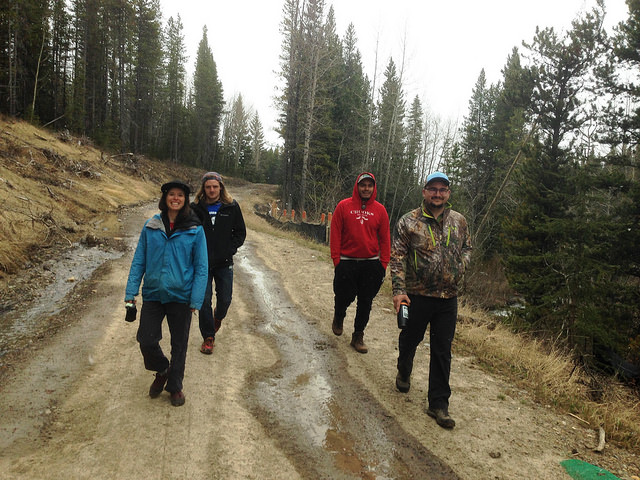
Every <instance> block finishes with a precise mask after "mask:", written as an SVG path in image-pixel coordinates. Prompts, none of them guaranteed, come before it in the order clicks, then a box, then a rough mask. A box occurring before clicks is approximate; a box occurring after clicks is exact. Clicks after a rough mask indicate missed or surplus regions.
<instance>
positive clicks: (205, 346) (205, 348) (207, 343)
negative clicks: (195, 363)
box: [200, 337, 215, 355]
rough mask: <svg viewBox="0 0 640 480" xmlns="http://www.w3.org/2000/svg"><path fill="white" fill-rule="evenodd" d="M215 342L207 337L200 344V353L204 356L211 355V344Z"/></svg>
mask: <svg viewBox="0 0 640 480" xmlns="http://www.w3.org/2000/svg"><path fill="white" fill-rule="evenodd" d="M214 342H215V340H214V339H213V337H207V338H205V339H204V342H202V346H201V347H200V351H201V352H202V353H204V354H205V355H211V354H212V353H213V343H214Z"/></svg>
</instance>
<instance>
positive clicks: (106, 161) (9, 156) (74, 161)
mask: <svg viewBox="0 0 640 480" xmlns="http://www.w3.org/2000/svg"><path fill="white" fill-rule="evenodd" d="M195 175H196V173H195V171H194V170H192V169H187V168H184V167H180V166H177V165H174V164H170V163H163V162H157V161H151V160H149V159H147V158H144V157H141V156H137V155H130V154H124V155H109V154H106V153H104V152H101V151H100V150H98V149H96V148H94V147H93V146H92V144H91V142H90V141H89V140H88V139H79V138H72V137H70V136H65V135H61V134H57V133H53V132H49V131H47V130H43V129H38V128H35V127H33V126H32V125H30V124H28V123H25V122H21V121H16V120H10V119H7V118H6V117H2V118H0V294H2V295H1V296H2V297H3V298H7V297H8V295H4V293H5V290H6V288H7V280H8V278H9V276H11V275H12V274H15V273H17V272H19V271H21V270H24V269H26V268H29V267H30V266H31V265H34V264H37V263H38V262H39V261H40V260H42V258H44V257H46V256H47V255H51V254H53V253H54V252H55V251H56V250H57V249H59V248H64V247H68V246H69V245H71V244H73V243H76V242H87V243H89V244H93V243H102V242H105V243H110V242H113V239H114V237H115V238H117V236H118V231H119V223H118V212H119V210H120V209H121V208H122V206H126V205H133V204H137V203H140V202H146V201H149V200H150V199H153V198H157V196H158V189H159V185H160V184H161V183H162V182H163V181H165V180H167V179H170V178H174V177H176V178H181V179H184V180H190V179H191V178H193V177H195ZM0 311H1V307H0Z"/></svg>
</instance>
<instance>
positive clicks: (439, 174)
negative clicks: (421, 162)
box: [424, 172, 451, 187]
mask: <svg viewBox="0 0 640 480" xmlns="http://www.w3.org/2000/svg"><path fill="white" fill-rule="evenodd" d="M435 180H439V181H441V182H442V183H444V184H446V185H449V184H450V183H451V182H449V177H447V176H446V175H445V174H444V173H442V172H433V173H431V174H430V175H429V176H427V181H426V182H425V183H424V186H425V187H426V186H427V185H429V184H430V183H431V182H433V181H435Z"/></svg>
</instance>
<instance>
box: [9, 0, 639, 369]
mask: <svg viewBox="0 0 640 480" xmlns="http://www.w3.org/2000/svg"><path fill="white" fill-rule="evenodd" d="M626 3H627V6H628V17H627V18H626V20H625V21H623V22H621V23H619V24H618V25H617V26H615V27H613V29H612V30H611V31H607V30H605V28H604V26H603V25H604V19H605V17H606V4H605V2H604V1H603V0H599V1H598V3H597V6H596V7H595V8H593V9H592V10H590V11H588V12H586V13H582V14H579V15H577V16H576V18H575V19H574V21H573V22H572V24H571V26H570V27H569V28H567V29H566V31H562V32H558V31H555V30H554V29H553V28H545V27H544V26H539V27H538V29H537V30H536V33H535V35H534V37H533V38H530V39H523V42H522V44H521V45H517V46H514V47H513V49H512V51H511V53H510V55H509V56H508V57H507V58H505V59H504V65H503V67H502V71H501V73H502V78H501V80H500V81H499V82H497V83H495V84H488V82H487V80H486V76H485V72H484V71H480V72H478V77H477V80H476V83H475V87H474V88H473V92H472V95H471V97H470V98H469V100H468V111H467V114H466V115H465V116H464V118H463V120H462V121H461V122H460V123H459V124H458V123H454V122H452V121H450V120H442V119H440V118H438V117H436V116H434V115H433V114H431V113H430V112H429V111H428V109H427V108H426V107H425V104H424V100H423V99H420V98H419V97H417V96H416V97H415V98H407V95H406V94H405V78H404V76H403V73H404V72H405V69H406V59H405V58H386V59H380V65H379V66H378V65H377V63H376V66H375V71H374V72H369V73H367V72H366V71H365V67H364V65H363V62H362V57H361V53H360V51H359V48H358V38H357V32H356V31H355V28H354V26H353V25H350V26H349V27H348V28H347V29H346V31H345V32H337V31H336V19H335V14H334V10H333V7H332V6H331V5H330V4H328V3H327V2H325V1H324V0H304V1H302V0H283V6H282V17H281V24H280V26H279V28H280V31H279V32H278V33H279V35H280V38H281V51H280V63H279V65H274V69H275V70H277V71H278V73H279V77H280V80H281V83H280V85H279V86H278V88H277V90H276V89H275V88H276V87H275V86H274V96H275V99H276V104H277V107H278V111H279V123H278V129H279V131H278V133H279V135H280V138H281V145H280V146H277V147H271V146H269V147H267V146H266V145H265V139H264V131H263V127H262V124H261V120H260V116H259V113H258V112H255V111H252V109H250V108H248V107H247V106H246V105H245V104H244V102H243V98H242V96H241V95H237V96H234V97H233V98H225V94H224V85H222V83H221V81H220V79H219V77H218V71H217V66H216V62H215V58H214V55H213V52H212V49H211V46H210V45H209V41H208V38H207V29H206V27H205V28H204V29H203V31H202V37H201V40H200V42H199V44H198V49H197V55H196V58H195V59H194V68H193V72H194V73H193V75H189V76H188V75H187V71H188V70H189V69H188V68H187V58H186V54H185V51H186V45H185V40H184V31H183V26H182V23H181V19H180V17H179V16H177V17H176V18H173V17H171V18H169V19H168V21H167V22H166V23H165V24H163V21H162V12H161V8H160V3H159V0H7V1H3V2H2V3H1V4H0V113H2V114H4V115H6V116H9V117H15V118H20V119H23V120H25V121H28V122H31V123H34V124H37V125H40V126H43V127H46V128H50V129H55V130H59V131H68V132H69V133H70V134H72V135H76V136H83V137H86V138H89V139H91V141H93V142H94V143H95V144H96V145H98V146H100V147H101V148H103V149H105V150H107V151H112V152H114V153H133V154H140V155H147V156H150V157H154V158H159V159H163V160H169V161H172V162H176V163H180V164H184V165H189V166H194V167H198V168H202V169H204V170H216V171H219V172H221V173H223V174H225V175H232V176H237V177H241V178H245V179H247V180H249V181H254V182H266V183H272V184H278V185H280V187H281V189H280V192H281V200H282V206H283V208H286V209H289V210H291V209H293V210H295V211H296V212H299V213H298V214H300V213H301V212H307V214H308V216H309V218H310V219H314V218H319V216H320V213H321V212H328V211H331V210H333V208H334V207H335V205H336V204H337V202H338V201H339V200H340V199H342V198H344V197H346V196H350V195H351V191H352V189H353V182H354V179H355V177H356V175H357V174H358V173H359V172H362V171H370V172H373V173H374V174H375V175H376V178H377V188H378V200H379V201H380V202H381V203H383V204H384V205H385V207H386V208H387V211H388V212H389V216H390V218H391V222H392V225H394V224H395V222H396V221H397V219H398V218H399V217H400V216H401V215H402V214H403V213H405V212H407V211H408V210H410V209H412V208H415V207H416V206H418V204H419V201H420V199H421V189H422V186H423V183H424V179H425V178H426V176H427V175H428V174H429V173H430V172H432V171H434V170H436V169H438V170H441V171H444V172H446V173H447V174H448V175H449V177H450V178H451V179H452V195H451V201H452V204H453V208H454V209H456V210H458V211H460V212H461V213H463V214H464V215H465V216H466V218H467V220H468V222H469V226H470V230H471V233H472V240H473V246H474V253H473V264H472V268H471V269H470V272H468V275H467V277H468V278H467V285H466V292H467V295H466V296H467V297H468V298H469V299H470V301H472V302H475V303H477V304H478V305H479V306H482V307H485V308H498V307H500V308H502V307H504V303H508V304H510V305H509V306H510V308H509V309H508V313H507V315H506V316H505V317H504V318H505V321H506V322H509V323H511V324H512V325H513V327H514V328H518V329H520V330H523V331H526V332H528V333H530V334H532V335H542V336H544V337H545V338H547V339H554V341H555V342H560V343H561V344H562V345H565V346H566V347H568V348H570V349H571V350H573V351H574V352H575V353H576V358H579V359H581V360H584V361H585V362H586V363H587V364H589V365H596V364H600V365H601V366H603V365H606V366H607V367H609V368H611V369H613V370H616V371H617V373H619V374H620V375H621V376H623V377H625V378H634V377H635V378H639V377H640V367H639V366H640V233H639V232H640V229H639V221H640V183H639V178H638V176H639V173H640V172H639V168H638V167H639V163H638V162H639V158H640V150H639V149H638V142H639V140H640V0H626ZM457 61H464V59H458V60H457ZM378 70H379V71H378ZM256 81H261V80H260V79H256ZM500 279H504V283H505V284H507V285H508V289H509V292H510V293H509V294H508V295H506V296H505V298H503V299H502V300H501V301H497V300H496V298H494V297H495V296H494V297H491V296H490V295H486V292H487V291H488V290H490V288H489V287H488V285H492V284H494V283H498V282H499V280H500Z"/></svg>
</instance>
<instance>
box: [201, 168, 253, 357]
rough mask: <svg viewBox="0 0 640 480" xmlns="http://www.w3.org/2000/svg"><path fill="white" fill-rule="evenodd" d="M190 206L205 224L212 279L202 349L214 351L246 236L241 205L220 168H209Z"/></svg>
mask: <svg viewBox="0 0 640 480" xmlns="http://www.w3.org/2000/svg"><path fill="white" fill-rule="evenodd" d="M191 208H192V209H193V211H194V212H195V213H196V215H198V217H199V218H200V220H201V221H202V225H203V226H204V233H205V236H206V237H207V251H208V254H209V281H208V283H207V290H206V292H205V296H204V302H203V304H202V308H201V309H200V333H201V334H202V338H203V339H204V341H203V343H202V346H201V347H200V351H201V352H202V353H205V354H211V353H213V345H214V343H215V337H216V333H217V332H218V329H219V328H220V325H221V324H222V320H223V319H224V317H226V315H227V311H228V310H229V306H230V305H231V296H232V293H233V255H234V254H235V253H236V251H237V250H238V248H240V247H241V246H242V244H243V243H244V240H245V238H246V236H247V230H246V228H245V225H244V218H243V217H242V211H241V210H240V205H238V202H236V201H235V200H234V199H233V198H232V197H231V195H229V192H227V189H226V188H225V186H224V183H223V182H222V176H221V175H220V174H219V173H217V172H207V173H205V174H204V176H203V177H202V183H201V185H200V188H199V189H198V192H197V193H196V197H195V201H194V202H193V203H192V204H191ZM213 282H215V286H216V306H215V309H212V297H213V288H212V284H213Z"/></svg>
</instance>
